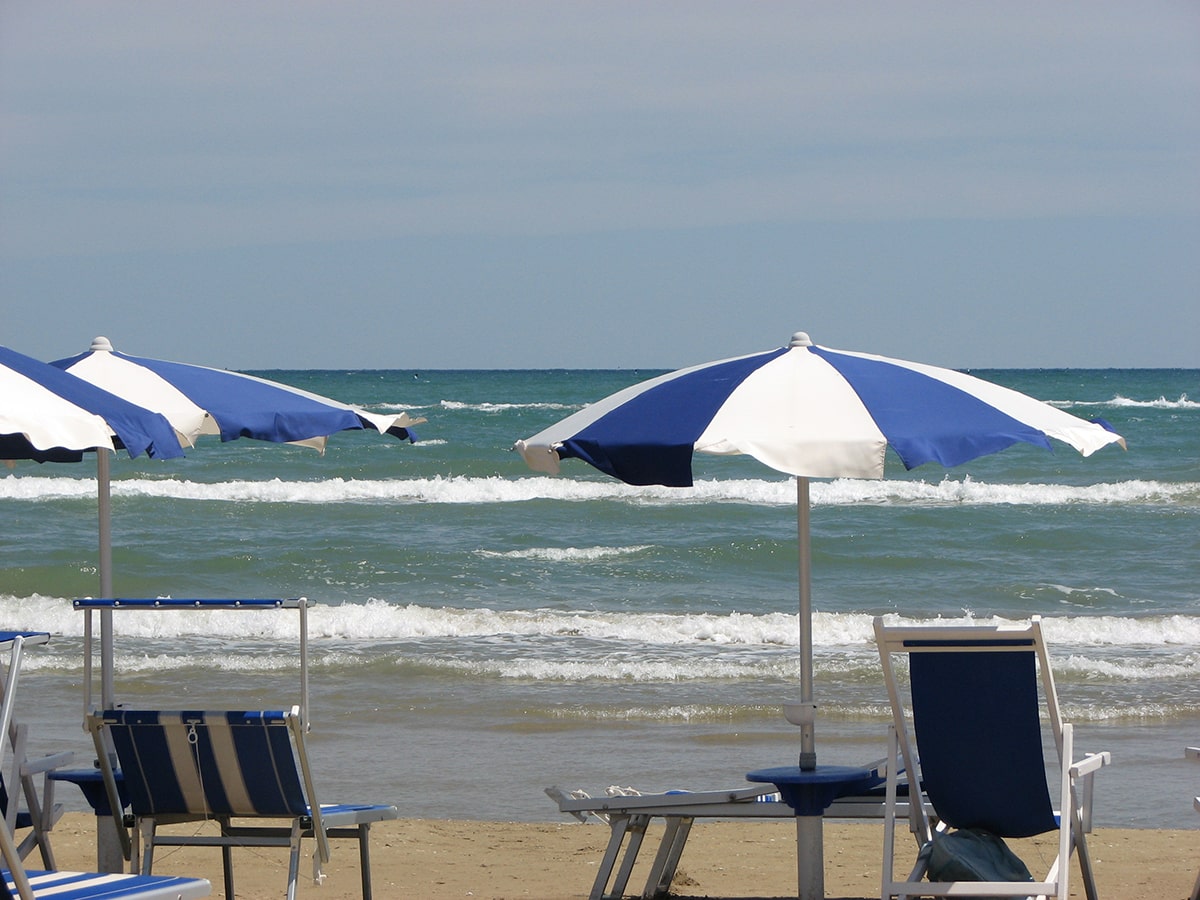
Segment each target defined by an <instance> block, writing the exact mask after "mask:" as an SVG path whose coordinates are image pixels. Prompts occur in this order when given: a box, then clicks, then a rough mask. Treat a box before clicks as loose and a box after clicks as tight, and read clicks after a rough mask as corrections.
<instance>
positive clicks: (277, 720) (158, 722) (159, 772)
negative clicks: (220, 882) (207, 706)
mask: <svg viewBox="0 0 1200 900" xmlns="http://www.w3.org/2000/svg"><path fill="white" fill-rule="evenodd" d="M88 729H89V730H90V731H91V733H92V737H93V740H94V741H95V745H96V754H97V757H98V758H99V760H100V767H101V769H102V771H103V774H104V783H105V788H106V790H107V791H108V796H109V803H110V808H111V809H113V810H120V809H121V803H120V801H119V800H118V795H117V783H116V774H115V772H114V769H113V766H112V763H111V761H110V760H109V757H108V754H107V753H106V752H105V747H106V746H108V745H111V746H112V747H113V748H114V750H115V752H116V757H117V762H118V763H119V765H120V770H121V775H122V777H123V779H124V789H125V791H126V794H127V797H128V799H129V805H130V808H131V810H132V815H131V816H130V819H129V821H128V824H129V825H131V826H132V827H133V838H132V840H131V839H130V837H129V835H128V833H127V832H126V831H125V827H126V821H127V820H126V819H125V817H124V816H123V815H122V814H121V813H120V812H116V813H115V815H114V818H116V819H117V824H118V830H119V832H120V834H121V835H122V838H123V842H124V843H125V844H126V845H127V847H128V852H127V854H126V858H128V859H130V861H131V870H134V871H136V870H137V869H138V867H139V856H140V857H141V863H140V868H141V871H142V873H143V874H145V875H149V874H150V873H151V870H152V867H153V864H154V850H155V848H156V847H160V846H209V847H212V846H218V847H220V848H221V852H222V863H223V865H224V874H225V896H226V898H227V900H233V896H234V892H233V858H232V849H233V848H234V847H290V848H291V859H290V861H289V866H288V881H287V897H288V900H293V898H294V897H295V893H296V878H297V873H298V871H299V866H300V843H301V839H302V838H306V837H311V838H313V839H314V841H315V844H316V849H315V851H314V853H313V875H314V879H315V880H316V881H317V882H318V883H319V882H321V881H322V880H323V876H322V875H321V865H322V863H326V862H328V861H329V839H330V838H350V839H355V840H357V841H358V847H359V861H360V864H361V868H362V896H363V898H364V900H370V897H371V863H370V828H371V823H372V822H380V821H383V820H385V819H394V818H396V816H397V812H396V807H394V806H386V805H348V804H342V805H336V806H320V805H318V804H317V802H316V791H315V790H314V787H313V779H312V768H311V766H310V765H309V761H308V753H307V751H306V749H305V746H304V731H305V729H304V725H303V722H302V719H301V715H300V709H299V707H293V708H292V709H291V710H290V711H287V712H275V711H269V712H258V711H240V710H239V711H219V712H213V711H210V712H162V711H157V710H148V711H135V710H109V711H107V712H104V713H97V714H92V715H89V716H88ZM106 740H107V741H108V742H110V744H106ZM249 819H258V820H262V819H274V820H284V819H290V820H291V825H290V827H285V826H282V825H280V824H278V821H277V823H276V824H274V825H271V824H263V823H259V824H251V823H248V822H247V821H246V820H249ZM207 820H212V821H214V822H216V823H217V825H218V826H219V834H216V835H199V834H188V835H176V834H171V835H167V834H159V833H158V827H159V826H160V825H172V824H178V823H182V822H199V821H207ZM235 820H236V821H235ZM140 842H144V844H145V849H144V851H142V850H141V849H140Z"/></svg>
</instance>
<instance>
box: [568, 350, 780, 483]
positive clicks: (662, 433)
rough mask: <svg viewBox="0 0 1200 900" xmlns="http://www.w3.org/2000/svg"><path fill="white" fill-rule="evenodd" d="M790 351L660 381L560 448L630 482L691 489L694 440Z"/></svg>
mask: <svg viewBox="0 0 1200 900" xmlns="http://www.w3.org/2000/svg"><path fill="white" fill-rule="evenodd" d="M786 352H787V348H786V347H784V348H782V349H779V350H772V351H770V352H767V353H760V354H757V355H754V356H747V357H743V358H740V359H732V360H727V361H725V362H719V363H715V364H713V365H710V366H703V367H701V368H699V369H693V370H691V371H687V372H684V373H683V374H681V375H680V376H679V377H678V378H673V379H670V380H668V381H664V382H661V383H659V384H657V385H655V386H653V387H651V388H649V389H648V390H646V391H644V392H642V393H641V394H639V395H637V396H636V397H633V398H632V399H630V400H626V401H625V402H624V403H622V404H621V405H620V406H618V407H616V408H615V409H613V410H610V411H609V412H607V413H605V414H604V415H602V416H600V417H599V418H597V419H596V420H595V421H594V422H592V423H591V424H589V425H586V426H585V427H584V428H582V429H580V430H579V431H577V432H576V433H575V435H574V436H572V437H570V438H567V439H566V440H564V441H563V442H562V446H561V447H559V448H557V450H558V455H559V457H560V458H563V459H567V458H571V457H574V458H576V459H582V460H583V461H584V462H587V463H590V464H591V465H593V466H595V467H596V468H597V469H599V470H600V471H602V472H606V473H608V474H609V475H612V476H613V477H615V478H619V479H621V481H624V482H625V483H626V484H636V485H647V484H661V485H665V486H667V487H691V486H692V455H693V452H694V450H695V445H696V440H697V439H698V438H699V437H700V435H701V434H703V433H704V429H705V428H707V427H708V423H709V422H711V421H712V419H713V416H715V415H716V414H717V410H719V409H720V408H721V406H722V404H724V403H725V401H726V399H727V398H728V397H729V395H730V394H731V393H733V391H734V390H735V389H736V388H737V387H738V385H740V384H741V383H742V382H743V381H745V380H746V378H747V377H748V376H749V375H750V374H751V373H753V372H754V371H756V370H757V369H759V368H761V367H762V366H764V365H766V364H767V363H769V362H771V360H773V359H775V358H777V357H779V356H781V355H782V354H784V353H786Z"/></svg>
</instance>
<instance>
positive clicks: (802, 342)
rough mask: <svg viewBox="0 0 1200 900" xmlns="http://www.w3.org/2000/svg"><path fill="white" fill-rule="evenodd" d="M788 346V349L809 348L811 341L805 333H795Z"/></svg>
mask: <svg viewBox="0 0 1200 900" xmlns="http://www.w3.org/2000/svg"><path fill="white" fill-rule="evenodd" d="M788 346H789V347H811V346H812V340H811V339H810V338H809V336H808V333H807V332H804V331H797V332H796V333H795V334H793V335H792V342H791V343H790V344H788Z"/></svg>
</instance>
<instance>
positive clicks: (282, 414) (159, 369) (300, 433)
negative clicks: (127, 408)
mask: <svg viewBox="0 0 1200 900" xmlns="http://www.w3.org/2000/svg"><path fill="white" fill-rule="evenodd" d="M51 365H53V366H57V367H58V368H60V369H63V370H65V371H67V372H70V373H71V374H72V375H75V376H77V377H79V378H82V379H83V380H84V381H87V382H90V383H91V384H94V385H96V386H98V387H101V388H104V389H105V390H107V391H111V392H112V393H114V394H116V395H118V396H120V397H124V398H125V399H126V400H129V401H131V402H133V403H137V404H139V405H141V406H144V407H146V408H147V409H153V410H155V411H157V412H161V413H162V414H163V415H165V416H166V417H167V419H168V420H170V422H171V424H172V425H173V426H174V427H175V430H176V431H177V432H178V434H179V440H180V443H182V444H183V445H185V446H189V447H190V446H193V445H194V444H195V442H196V438H198V437H199V436H200V435H202V434H214V435H220V437H221V440H222V441H232V440H236V439H237V438H241V437H249V438H255V439H257V440H260V441H271V442H274V443H289V444H302V445H305V446H309V447H313V448H315V449H317V450H324V449H325V444H326V441H327V439H328V437H329V435H331V434H335V433H337V432H339V431H350V430H355V429H362V428H368V429H374V430H375V431H378V432H379V433H380V434H390V435H392V436H393V437H397V438H401V439H409V440H412V439H413V435H412V432H411V431H410V429H411V427H412V426H413V425H419V424H421V422H423V421H425V420H424V419H419V420H418V419H413V418H411V417H410V416H409V415H408V413H398V414H395V415H379V414H376V413H370V412H367V411H366V410H363V409H360V408H358V407H356V406H350V405H349V404H346V403H342V402H340V401H337V400H332V399H330V398H328V397H322V396H320V395H319V394H312V393H309V392H308V391H302V390H300V389H299V388H295V387H292V386H291V385H286V384H282V383H280V382H277V381H270V380H268V379H265V378H257V377H255V376H253V375H245V374H243V373H241V372H232V371H229V370H226V369H212V368H208V367H206V366H198V365H192V364H189V363H178V362H167V361H165V360H159V359H148V358H146V357H140V356H128V355H126V354H124V353H118V352H117V351H116V350H114V349H113V346H112V344H111V343H110V342H109V340H108V338H104V337H98V338H96V339H95V340H94V341H92V346H91V349H89V350H88V352H86V353H81V354H80V355H79V356H72V357H69V358H67V359H59V360H55V361H54V362H52V363H51Z"/></svg>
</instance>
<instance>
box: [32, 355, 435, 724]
mask: <svg viewBox="0 0 1200 900" xmlns="http://www.w3.org/2000/svg"><path fill="white" fill-rule="evenodd" d="M50 365H51V366H53V367H57V368H58V369H62V370H65V372H68V373H70V375H69V376H67V377H72V378H76V379H78V380H81V381H82V382H87V383H90V384H92V385H96V386H98V387H100V388H103V389H104V390H106V391H110V392H112V393H113V394H116V395H117V396H119V397H123V398H125V399H126V400H128V401H131V402H132V403H137V404H139V405H142V406H145V407H147V408H149V409H152V410H155V411H157V412H161V413H162V414H163V415H164V416H165V417H166V418H167V419H168V420H169V421H170V424H171V426H173V428H174V431H175V433H176V435H177V443H178V444H182V445H184V446H192V445H193V444H194V443H195V441H196V438H197V437H199V436H200V435H202V434H213V435H220V438H221V440H223V441H232V440H236V439H237V438H241V437H249V438H255V439H257V440H261V441H270V442H272V443H289V444H301V445H304V446H308V447H313V448H315V449H317V450H318V451H320V452H322V453H323V452H324V450H325V445H326V442H327V440H328V437H329V435H331V434H335V433H337V432H339V431H350V430H357V429H364V428H367V429H373V430H375V431H378V432H379V433H380V434H389V435H392V436H393V437H398V438H402V439H408V440H410V441H411V440H415V437H414V435H413V433H412V431H411V426H413V425H419V424H420V423H422V422H424V421H425V420H424V419H414V418H412V417H410V416H409V415H408V413H404V412H402V413H398V414H395V415H379V414H375V413H369V412H367V411H365V410H363V409H360V408H358V407H356V406H350V405H349V404H346V403H342V402H340V401H337V400H331V399H330V398H328V397H322V396H320V395H319V394H312V393H309V392H307V391H302V390H300V389H299V388H295V387H292V386H291V385H286V384H282V383H280V382H277V381H270V380H268V379H265V378H256V377H254V376H252V375H245V374H243V373H241V372H232V371H229V370H226V369H212V368H208V367H206V366H198V365H191V364H188V363H178V362H167V361H164V360H157V359H149V358H146V357H139V356H128V355H126V354H124V353H118V352H117V351H115V350H113V347H112V344H111V343H110V342H109V340H108V338H105V337H97V338H96V339H95V340H93V341H92V346H91V349H90V350H89V351H88V352H87V353H82V354H80V355H79V356H73V357H70V358H67V359H60V360H55V361H54V362H52V363H51V364H50ZM101 477H102V479H103V483H102V484H101V486H100V490H101V491H102V493H104V494H107V492H108V473H107V471H105V472H103V474H102V476H101ZM109 533H110V532H109V529H108V528H107V523H105V522H102V523H101V532H100V596H102V597H105V598H110V597H112V595H113V588H112V548H111V538H110V536H109ZM100 627H101V642H100V643H101V680H102V685H101V696H102V697H103V700H104V703H105V705H106V707H107V706H108V705H109V704H111V702H112V700H113V696H112V694H113V690H112V642H111V629H112V623H111V619H110V618H108V617H107V616H105V615H102V616H101V620H100Z"/></svg>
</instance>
